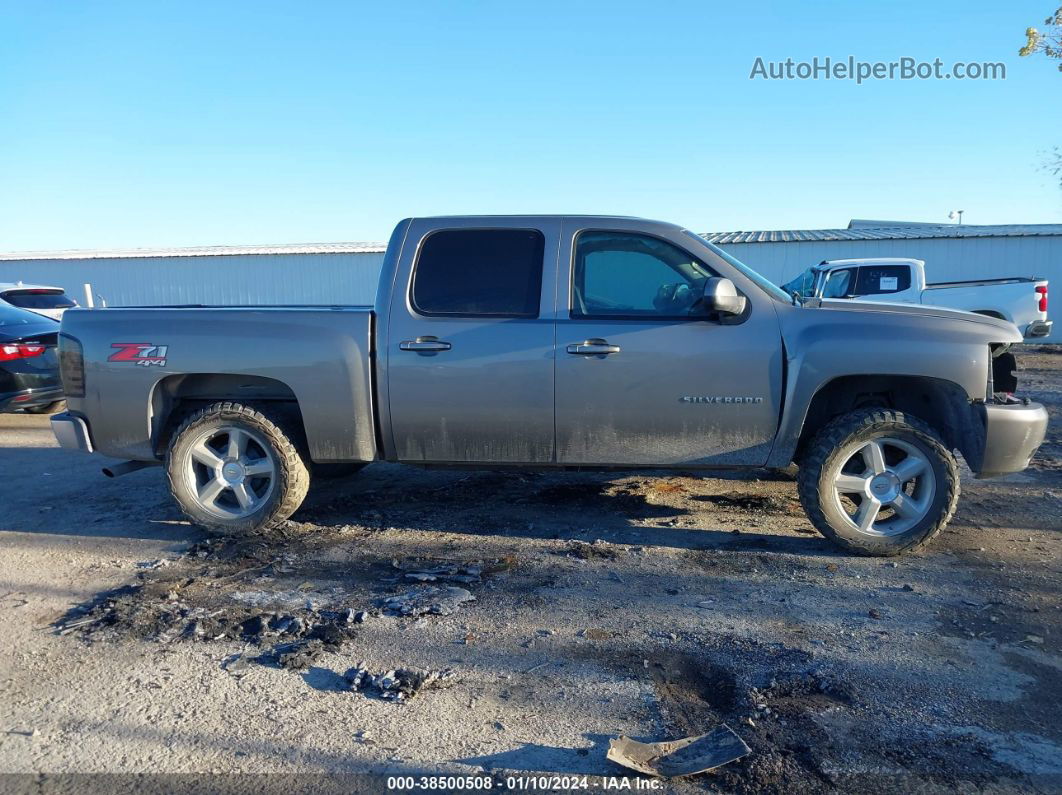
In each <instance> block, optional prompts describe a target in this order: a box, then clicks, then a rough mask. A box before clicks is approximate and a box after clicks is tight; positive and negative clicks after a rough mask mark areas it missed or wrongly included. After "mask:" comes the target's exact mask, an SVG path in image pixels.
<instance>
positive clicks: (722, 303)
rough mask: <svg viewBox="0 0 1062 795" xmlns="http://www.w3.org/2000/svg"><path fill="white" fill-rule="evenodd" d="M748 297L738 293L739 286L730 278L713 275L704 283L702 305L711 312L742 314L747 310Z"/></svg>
mask: <svg viewBox="0 0 1062 795" xmlns="http://www.w3.org/2000/svg"><path fill="white" fill-rule="evenodd" d="M747 303H748V299H747V298H745V296H743V295H738V291H737V288H736V287H735V286H734V283H733V282H732V281H730V279H722V278H720V277H718V276H713V277H712V278H711V279H709V280H708V281H706V282H705V283H704V298H703V299H702V301H701V305H702V306H703V307H704V308H705V309H706V310H708V311H709V312H718V313H719V314H721V315H740V314H741V313H742V312H744V311H745V305H746V304H747Z"/></svg>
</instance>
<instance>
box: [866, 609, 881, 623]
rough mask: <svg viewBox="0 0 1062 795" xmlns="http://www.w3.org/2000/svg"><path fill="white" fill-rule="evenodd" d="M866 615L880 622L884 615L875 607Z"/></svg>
mask: <svg viewBox="0 0 1062 795" xmlns="http://www.w3.org/2000/svg"><path fill="white" fill-rule="evenodd" d="M867 615H868V616H870V617H871V618H873V619H875V620H879V621H880V620H881V619H882V618H884V617H885V614H884V613H882V612H881V611H880V610H878V609H877V608H876V607H872V608H870V609H869V610H868V611H867Z"/></svg>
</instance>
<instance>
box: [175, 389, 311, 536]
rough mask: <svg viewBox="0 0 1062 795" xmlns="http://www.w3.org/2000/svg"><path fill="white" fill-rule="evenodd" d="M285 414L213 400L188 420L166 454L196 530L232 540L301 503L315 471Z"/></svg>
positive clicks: (267, 526) (263, 526) (283, 515)
mask: <svg viewBox="0 0 1062 795" xmlns="http://www.w3.org/2000/svg"><path fill="white" fill-rule="evenodd" d="M285 425H286V423H284V422H283V420H282V419H281V418H280V417H279V416H267V415H266V414H265V413H263V412H261V411H258V410H256V409H254V408H252V407H250V406H247V405H244V404H241V403H228V402H226V403H215V404H214V405H212V406H208V407H207V408H204V409H202V410H200V411H197V412H196V413H194V414H192V415H191V416H190V417H188V419H186V420H185V421H184V422H183V423H182V424H181V426H180V428H178V429H177V432H176V433H175V434H174V436H173V440H172V442H171V443H170V448H169V451H168V453H167V455H166V471H167V475H168V477H169V481H170V491H171V492H172V493H173V497H174V499H175V500H177V504H178V505H180V507H181V510H182V511H184V513H185V515H187V516H188V518H189V519H191V520H192V521H193V522H195V523H196V524H197V525H199V526H201V527H204V528H206V529H208V530H213V531H215V532H218V533H223V534H227V535H236V534H241V533H253V532H256V531H260V530H268V529H270V528H273V527H275V526H276V525H278V524H280V523H281V522H282V521H284V520H285V519H287V518H288V517H290V516H291V515H292V514H293V513H294V512H295V511H296V510H297V509H298V507H299V506H300V505H301V504H302V501H303V499H305V497H306V492H307V490H308V489H309V485H310V474H309V471H308V470H307V468H306V464H305V463H304V460H303V457H302V455H301V454H300V452H299V450H298V448H297V447H296V445H295V442H294V441H293V439H294V438H296V437H295V433H294V431H293V430H292V429H290V428H285V427H284V426H285Z"/></svg>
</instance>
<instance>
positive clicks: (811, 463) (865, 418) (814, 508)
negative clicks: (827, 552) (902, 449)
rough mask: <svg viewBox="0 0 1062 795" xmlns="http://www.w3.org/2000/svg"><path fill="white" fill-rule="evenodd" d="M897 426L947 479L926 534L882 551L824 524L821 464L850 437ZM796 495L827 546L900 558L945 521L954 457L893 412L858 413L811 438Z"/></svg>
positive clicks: (920, 425) (954, 479) (952, 498)
mask: <svg viewBox="0 0 1062 795" xmlns="http://www.w3.org/2000/svg"><path fill="white" fill-rule="evenodd" d="M898 427H901V428H903V429H905V430H907V431H908V432H913V433H914V434H915V435H916V436H918V437H919V438H920V439H921V441H922V442H923V443H924V444H927V445H928V446H929V447H930V448H932V449H933V450H934V452H936V453H937V455H938V456H940V458H941V459H942V460H943V461H944V465H945V469H946V475H947V476H946V478H945V481H946V482H945V483H944V484H942V486H943V488H945V490H946V502H945V509H944V510H943V511H942V512H941V514H940V516H938V517H937V519H936V521H935V522H933V524H932V525H931V526H930V527H929V528H928V529H927V530H926V532H924V533H923V534H922V535H920V536H916V537H914V538H913V539H912V540H911V541H909V542H906V543H902V544H895V545H893V546H888V547H887V546H884V545H882V544H881V542H880V541H878V540H876V539H873V538H870V537H867V538H866V539H863V538H858V537H857V538H850V537H847V536H842V535H841V534H839V533H838V532H837V531H836V530H834V528H833V527H832V526H831V525H830V522H829V520H828V519H827V517H826V514H825V512H824V511H823V508H822V498H821V491H820V487H821V484H820V478H821V473H822V471H823V469H824V467H825V465H826V463H827V461H828V460H829V458H830V456H831V455H832V454H833V453H834V452H835V451H837V450H838V449H839V448H840V447H841V446H842V445H843V444H844V443H845V442H846V441H847V440H848V439H849V438H850V437H851V436H852V435H854V434H856V433H859V432H862V431H871V432H874V431H888V430H896V429H897V428H898ZM797 491H798V494H799V496H800V502H801V504H802V505H803V506H804V511H805V513H807V516H808V519H809V520H810V521H811V523H812V525H814V527H815V529H816V530H818V531H819V532H820V533H821V534H822V535H823V536H825V537H826V538H828V539H829V540H830V541H832V542H833V543H835V544H837V545H838V546H840V547H842V548H844V549H846V550H848V551H850V552H854V553H856V554H858V555H870V556H892V555H900V554H903V553H904V552H910V551H912V550H915V549H919V548H920V547H923V546H925V545H926V544H928V543H929V542H930V541H931V540H933V538H935V537H936V536H937V535H938V534H939V533H940V531H941V530H943V529H944V527H946V526H947V524H948V522H950V521H951V519H952V517H953V516H954V515H955V509H956V507H957V506H958V503H959V467H958V464H957V463H956V461H955V456H954V455H952V453H951V451H950V450H949V449H948V447H947V445H945V444H944V442H943V441H942V440H941V438H940V435H939V434H938V433H937V432H936V431H934V430H933V428H931V427H930V426H929V425H928V424H927V423H926V422H924V421H923V420H920V419H919V418H917V417H913V416H911V415H909V414H905V413H904V412H902V411H896V410H894V409H883V408H873V409H858V410H856V411H851V412H848V413H847V414H842V415H841V416H839V417H836V418H834V419H833V420H831V421H830V422H828V423H827V424H826V425H824V426H823V427H822V428H821V429H820V430H819V432H818V433H817V434H816V435H815V437H814V439H813V440H812V442H811V444H810V445H809V447H808V450H807V453H806V455H805V456H804V460H803V461H802V463H801V467H800V472H799V475H798V477H797Z"/></svg>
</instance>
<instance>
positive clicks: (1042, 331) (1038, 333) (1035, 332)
mask: <svg viewBox="0 0 1062 795" xmlns="http://www.w3.org/2000/svg"><path fill="white" fill-rule="evenodd" d="M1052 325H1054V321H1053V320H1034V321H1033V322H1032V323H1030V324H1029V325H1027V326H1026V327H1025V337H1026V338H1036V337H1046V336H1047V335H1048V334H1050V333H1051V326H1052Z"/></svg>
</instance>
